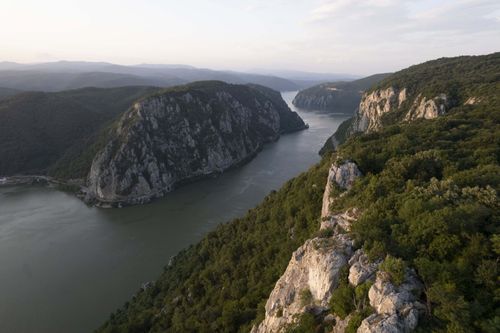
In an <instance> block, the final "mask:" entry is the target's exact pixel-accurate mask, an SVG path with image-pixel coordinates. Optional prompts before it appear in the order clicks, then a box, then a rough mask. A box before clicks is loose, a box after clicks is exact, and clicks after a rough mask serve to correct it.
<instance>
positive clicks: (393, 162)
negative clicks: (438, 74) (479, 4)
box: [98, 56, 500, 333]
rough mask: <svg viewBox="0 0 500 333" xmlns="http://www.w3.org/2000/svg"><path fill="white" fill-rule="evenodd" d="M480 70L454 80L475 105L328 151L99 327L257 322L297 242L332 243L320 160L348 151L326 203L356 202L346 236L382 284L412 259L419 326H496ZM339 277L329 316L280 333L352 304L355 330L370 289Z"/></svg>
mask: <svg viewBox="0 0 500 333" xmlns="http://www.w3.org/2000/svg"><path fill="white" fill-rule="evenodd" d="M495 57H496V56H493V58H494V59H495ZM475 59H476V60H480V58H475ZM483 59H485V60H487V59H490V58H489V57H484V58H483ZM489 66H490V68H492V67H495V66H492V65H491V64H490V65H489ZM477 68H478V70H481V68H483V67H482V66H481V65H479V64H477ZM481 71H482V70H481ZM470 74H474V71H473V70H471V72H470ZM481 77H482V79H480V78H481ZM486 77H490V78H491V76H488V75H486V76H483V75H482V74H480V75H479V74H478V75H477V78H478V80H474V81H473V85H474V86H476V87H483V89H484V90H482V89H479V90H478V89H475V88H474V87H473V86H470V87H469V86H468V85H466V84H464V85H462V89H465V90H466V91H469V89H470V91H474V96H478V97H480V102H478V103H460V104H459V105H456V106H455V107H453V108H452V109H449V110H448V112H446V113H445V114H442V115H440V116H439V117H436V118H434V119H425V118H423V119H417V120H415V121H412V122H403V123H400V122H397V123H394V124H393V125H386V126H382V127H380V128H379V129H378V130H376V131H373V132H371V133H367V134H360V135H357V136H354V137H352V138H350V139H349V140H347V141H346V142H345V143H344V144H343V145H340V146H339V147H338V150H337V151H336V152H335V153H333V155H331V154H332V153H327V154H325V156H324V157H323V161H322V162H321V163H319V164H318V165H317V166H315V167H313V168H312V169H310V170H309V171H307V172H306V173H304V174H302V175H300V176H299V177H297V178H295V179H292V180H291V181H289V182H288V183H287V184H285V185H284V186H283V187H282V188H281V189H280V190H278V191H277V192H273V193H271V194H270V195H269V196H268V197H267V198H266V199H265V200H264V201H263V202H262V203H261V204H260V205H258V206H257V207H256V208H254V209H252V210H251V211H250V212H249V213H248V214H247V215H245V216H244V217H242V218H240V219H236V220H234V221H232V222H229V223H226V224H223V225H221V226H219V227H218V228H217V229H216V230H215V231H213V232H211V233H209V234H208V235H207V236H206V237H205V238H204V239H203V240H202V241H201V242H200V243H198V244H196V245H193V246H191V247H189V248H188V249H186V250H184V251H182V252H181V253H180V254H179V255H178V256H177V257H176V258H175V259H174V260H173V261H172V262H171V263H170V264H169V265H167V266H166V267H165V270H164V273H163V274H162V275H161V276H160V277H159V278H158V280H156V281H154V282H152V283H151V284H150V285H148V286H145V287H144V288H143V289H141V290H139V291H138V293H137V294H136V295H135V296H134V297H133V298H132V299H131V300H130V301H129V302H127V303H126V304H125V305H124V306H123V307H122V308H121V309H119V310H118V311H116V312H115V313H113V314H112V315H111V316H110V317H109V319H108V320H107V321H106V322H105V323H104V324H103V326H102V327H101V328H99V329H98V332H164V331H168V332H249V331H250V329H251V327H252V326H253V325H255V324H258V323H260V322H261V321H262V319H263V317H264V305H265V303H266V301H267V299H268V297H269V295H270V293H271V291H272V290H273V288H274V285H275V283H276V281H277V280H278V278H279V277H280V276H281V275H282V274H283V272H284V271H285V268H286V267H287V263H288V261H289V260H290V258H291V256H292V253H293V251H295V250H296V249H297V248H298V247H299V246H300V245H302V244H303V243H304V241H305V240H306V239H309V238H311V237H313V236H317V237H319V239H320V240H321V239H322V238H324V239H325V242H326V243H328V238H329V237H330V236H331V235H329V234H328V233H317V230H318V229H319V226H320V222H321V221H320V213H321V202H322V194H323V190H324V189H325V181H326V175H327V173H326V171H327V168H328V167H329V165H330V164H331V163H332V162H335V163H337V162H338V161H344V160H350V161H353V162H354V163H356V164H357V165H358V166H359V169H360V170H361V172H362V174H363V175H364V176H362V177H360V178H358V179H357V180H356V181H355V182H354V184H353V187H352V189H351V190H349V191H348V192H346V193H345V194H344V195H343V196H338V195H339V194H340V193H341V192H342V190H340V189H338V188H333V189H332V193H331V195H332V197H333V198H337V199H336V200H334V202H333V204H332V205H331V206H330V208H331V210H332V213H336V212H343V211H345V210H346V209H347V208H352V207H357V208H358V209H359V210H360V212H361V213H360V216H359V217H358V218H357V221H356V222H354V223H353V226H352V230H351V232H350V233H349V234H350V235H351V236H352V237H353V238H354V240H355V246H356V247H362V248H363V249H364V251H365V252H366V253H367V255H368V257H369V259H370V260H371V261H377V260H379V259H386V262H387V263H386V264H385V265H384V266H382V268H381V269H382V270H384V271H385V272H386V275H387V276H388V278H389V279H390V281H392V283H394V284H395V285H397V284H398V283H401V280H402V279H404V276H405V272H406V271H407V268H411V269H414V270H415V273H416V274H417V278H418V279H419V281H421V283H422V285H423V290H422V292H421V293H418V294H416V295H414V296H413V297H417V299H418V301H419V302H421V303H422V304H424V305H425V306H424V308H421V309H420V310H419V311H420V312H419V316H420V317H421V318H420V320H419V321H418V322H419V327H417V331H419V332H430V331H434V332H464V333H465V332H487V333H490V332H491V333H493V332H498V331H499V330H500V313H499V312H498V311H499V309H500V303H499V302H500V289H499V285H498V275H499V271H500V269H499V262H500V260H499V256H500V234H499V233H500V210H499V208H500V205H499V201H498V191H499V190H500V177H499V175H500V166H499V159H500V96H499V95H498V94H496V93H493V94H491V92H494V91H495V90H494V89H492V88H491V85H493V86H494V87H496V88H497V90H496V91H499V90H498V88H499V84H500V83H499V81H498V79H497V80H496V81H495V80H493V79H490V81H487V82H482V81H481V80H484V79H485V78H486ZM491 80H493V81H491ZM449 82H450V83H453V81H452V80H451V81H449ZM415 84H420V83H417V82H416V81H415ZM479 91H484V92H485V93H483V94H481V95H478V92H479ZM488 92H490V93H488ZM464 97H465V96H464ZM467 97H471V96H467ZM336 161H337V162H336ZM343 281H344V280H342V281H340V285H339V286H338V290H339V291H338V292H335V291H334V293H333V295H334V296H332V300H331V303H330V305H331V307H330V308H329V309H328V310H327V312H326V313H323V314H322V315H321V316H317V315H314V313H310V312H307V311H304V314H303V316H301V317H300V318H297V322H296V325H295V326H291V327H288V328H286V330H287V331H288V332H331V331H332V325H333V324H334V323H332V322H331V321H323V318H326V315H327V314H328V313H331V314H333V315H334V318H346V316H347V315H351V316H350V317H348V318H351V319H348V321H349V323H348V326H347V327H348V329H349V331H348V332H355V331H356V329H357V327H358V326H359V325H360V323H361V321H362V320H363V319H364V318H365V317H367V316H369V315H370V314H371V313H372V312H373V309H372V308H371V306H370V303H369V302H368V300H367V297H368V295H367V291H368V289H367V288H364V289H360V290H358V289H354V288H352V287H350V286H349V285H348V284H345V282H343ZM365 287H366V286H365ZM367 287H368V288H369V287H370V285H368V286H367ZM306 296H307V295H306ZM301 297H302V296H301ZM310 299H311V296H310V295H309V297H305V296H304V302H308V301H310ZM303 306H304V309H307V307H306V306H305V305H303ZM318 320H319V321H318ZM339 320H340V319H339ZM346 332H347V331H346Z"/></svg>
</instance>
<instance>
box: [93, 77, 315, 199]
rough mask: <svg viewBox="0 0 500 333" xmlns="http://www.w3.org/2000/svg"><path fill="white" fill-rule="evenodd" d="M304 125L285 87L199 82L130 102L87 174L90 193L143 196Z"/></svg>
mask: <svg viewBox="0 0 500 333" xmlns="http://www.w3.org/2000/svg"><path fill="white" fill-rule="evenodd" d="M304 128H306V125H305V124H304V122H303V121H302V119H301V118H300V117H299V116H298V115H297V114H296V113H295V112H292V111H291V110H290V109H289V108H288V106H287V104H286V103H285V101H283V99H282V98H281V95H280V93H279V92H277V91H274V90H271V89H269V88H266V87H263V86H256V85H234V84H227V83H224V82H221V81H200V82H195V83H191V84H188V85H184V86H176V87H172V88H168V89H166V90H162V91H160V92H157V93H155V94H153V95H151V96H148V97H146V98H143V99H141V100H139V101H137V102H136V103H134V104H133V105H132V107H131V108H130V109H129V110H128V111H126V112H125V113H124V114H123V115H122V116H121V117H120V119H119V120H118V121H117V122H116V123H115V124H114V125H113V128H112V129H111V130H110V131H109V134H108V138H107V140H106V144H105V146H104V147H103V148H102V149H100V150H99V151H98V152H97V154H96V155H95V157H94V159H93V162H92V166H91V168H90V173H89V176H88V181H87V185H88V190H87V192H86V200H87V201H90V202H98V203H99V204H103V205H112V206H115V205H124V204H138V203H145V202H148V201H150V200H152V199H154V198H157V197H160V196H163V195H165V194H166V193H168V192H170V191H171V190H173V189H174V188H175V187H176V186H178V185H180V184H182V183H185V182H188V181H192V180H195V179H199V178H202V177H207V176H210V175H213V174H218V173H221V172H224V171H226V170H227V169H229V168H232V167H236V166H238V165H241V164H243V163H245V162H246V161H248V160H249V159H251V158H253V157H254V156H255V155H256V154H257V153H258V152H259V151H260V150H261V149H262V147H263V145H264V144H265V143H268V142H271V141H275V140H277V139H278V138H279V137H280V134H282V133H287V132H292V131H297V130H301V129H304Z"/></svg>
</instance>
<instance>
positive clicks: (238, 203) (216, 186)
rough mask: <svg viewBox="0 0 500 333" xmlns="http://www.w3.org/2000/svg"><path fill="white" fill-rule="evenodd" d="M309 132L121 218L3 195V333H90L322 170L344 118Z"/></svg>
mask: <svg viewBox="0 0 500 333" xmlns="http://www.w3.org/2000/svg"><path fill="white" fill-rule="evenodd" d="M295 94H296V92H289V93H283V97H284V98H285V100H286V101H287V102H288V103H289V105H290V106H291V107H292V108H293V109H294V110H295V111H297V112H299V114H300V116H301V117H302V118H303V119H304V121H305V122H307V123H309V125H310V128H309V129H308V130H305V131H301V132H297V133H292V134H288V135H284V136H282V137H281V138H280V140H278V141H277V142H275V143H272V144H268V145H266V146H265V148H264V150H263V151H262V152H261V153H260V154H259V155H258V156H257V157H256V158H255V159H253V160H252V161H251V162H249V163H248V164H246V165H244V166H243V167H241V168H238V169H236V170H232V171H230V172H228V173H225V174H224V175H222V176H221V177H218V178H213V179H207V180H203V181H200V182H197V183H193V184H189V185H186V186H184V187H182V188H180V189H178V190H176V191H174V192H173V193H171V194H170V195H168V196H167V197H165V198H164V199H161V200H158V201H156V202H154V203H152V204H149V205H145V206H135V207H127V208H123V209H98V208H91V207H87V206H86V205H85V204H83V203H82V202H81V201H80V200H78V199H76V198H75V197H73V196H72V195H69V194H66V193H63V192H59V191H56V190H54V189H50V188H46V187H29V186H24V187H9V188H0V332H14V333H18V332H20V333H22V332H26V333H32V332H37V333H39V332H42V333H44V332H47V333H48V332H50V333H59V332H61V333H63V332H64V333H68V332H77V333H78V332H91V331H93V329H95V328H96V327H98V326H99V325H100V324H101V323H103V322H104V321H105V320H106V318H107V317H108V316H109V314H110V313H111V312H112V311H113V310H115V309H116V308H118V307H119V306H121V305H122V304H123V303H124V302H125V301H127V300H128V299H129V298H130V297H131V296H132V295H133V294H134V293H135V292H136V291H137V290H138V289H139V288H140V286H141V284H142V283H144V282H147V281H151V280H153V279H155V278H156V277H157V276H158V275H159V274H160V273H161V270H162V268H163V266H164V265H165V264H166V263H167V262H168V260H169V259H170V257H171V256H173V255H175V254H176V253H177V252H178V251H179V250H181V249H183V248H185V247H186V246H187V245H189V244H192V243H193V242H196V241H198V240H199V239H200V238H201V237H203V235H205V234H206V233H207V232H209V231H211V230H213V229H214V228H215V226H216V225H217V224H219V223H222V222H226V221H229V220H231V219H232V218H234V217H237V216H241V215H243V214H244V213H245V212H246V211H247V210H248V209H250V208H252V207H253V206H255V205H256V204H257V203H259V202H260V201H261V200H262V199H263V198H264V196H266V195H267V194H268V193H269V191H271V190H273V189H278V188H279V187H280V186H281V185H282V184H283V183H284V182H285V181H286V180H288V179H290V178H292V177H294V176H296V175H297V174H299V173H300V172H302V171H305V170H307V169H308V168H309V167H310V166H311V165H313V164H314V163H316V162H317V161H318V160H319V156H318V154H317V152H318V150H319V149H320V148H321V146H322V145H323V143H324V142H325V140H326V138H327V137H328V136H330V135H331V134H332V133H333V131H334V130H335V129H336V128H337V127H338V125H339V124H340V123H341V122H342V121H343V120H345V119H346V118H347V116H345V115H332V114H325V113H321V112H312V111H301V110H297V109H296V108H294V107H293V106H292V105H291V100H292V99H293V97H294V96H295Z"/></svg>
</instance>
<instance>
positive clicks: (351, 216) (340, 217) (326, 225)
mask: <svg viewBox="0 0 500 333" xmlns="http://www.w3.org/2000/svg"><path fill="white" fill-rule="evenodd" d="M359 214H360V211H359V209H357V208H351V209H348V210H346V211H345V212H343V213H340V214H335V215H332V216H327V217H325V218H323V219H322V221H321V226H320V230H324V229H333V230H334V231H335V232H336V233H345V232H348V231H350V230H351V224H352V223H353V222H354V221H356V220H357V219H358V217H359Z"/></svg>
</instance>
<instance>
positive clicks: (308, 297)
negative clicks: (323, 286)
mask: <svg viewBox="0 0 500 333" xmlns="http://www.w3.org/2000/svg"><path fill="white" fill-rule="evenodd" d="M299 299H300V304H301V305H302V306H306V305H309V304H311V302H312V300H313V297H312V294H311V290H309V288H306V289H303V290H301V291H300V294H299Z"/></svg>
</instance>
